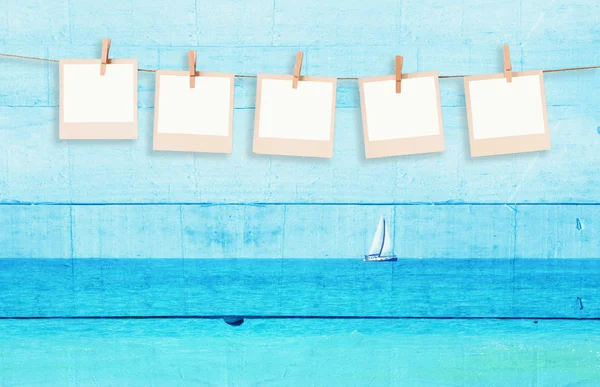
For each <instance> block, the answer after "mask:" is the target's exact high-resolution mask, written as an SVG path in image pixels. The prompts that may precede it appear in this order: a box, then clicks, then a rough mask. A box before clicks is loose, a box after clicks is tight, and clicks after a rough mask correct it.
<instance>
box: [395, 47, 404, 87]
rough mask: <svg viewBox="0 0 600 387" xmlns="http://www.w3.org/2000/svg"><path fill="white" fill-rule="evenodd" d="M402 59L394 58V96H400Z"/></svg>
mask: <svg viewBox="0 0 600 387" xmlns="http://www.w3.org/2000/svg"><path fill="white" fill-rule="evenodd" d="M403 62H404V59H403V58H402V57H401V56H400V55H397V56H396V94H400V92H401V90H402V63H403Z"/></svg>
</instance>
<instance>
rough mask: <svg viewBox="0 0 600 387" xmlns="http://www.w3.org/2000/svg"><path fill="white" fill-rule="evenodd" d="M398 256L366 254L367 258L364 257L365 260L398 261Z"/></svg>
mask: <svg viewBox="0 0 600 387" xmlns="http://www.w3.org/2000/svg"><path fill="white" fill-rule="evenodd" d="M397 260H398V257H396V256H393V255H391V256H378V257H377V256H372V255H365V258H364V259H363V261H365V262H394V261H397Z"/></svg>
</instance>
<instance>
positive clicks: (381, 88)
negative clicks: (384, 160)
mask: <svg viewBox="0 0 600 387" xmlns="http://www.w3.org/2000/svg"><path fill="white" fill-rule="evenodd" d="M358 83H359V87H360V102H361V112H362V122H363V135H364V141H365V155H366V157H367V158H377V157H389V156H403V155H411V154H419V153H432V152H443V151H444V150H445V148H446V147H445V143H444V125H443V121H442V107H441V103H440V84H439V78H438V73H437V71H432V72H421V73H412V74H402V90H401V92H400V93H396V87H395V85H396V77H395V76H394V75H390V76H383V77H370V78H360V79H359V80H358Z"/></svg>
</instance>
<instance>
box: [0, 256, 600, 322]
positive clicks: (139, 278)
mask: <svg viewBox="0 0 600 387" xmlns="http://www.w3.org/2000/svg"><path fill="white" fill-rule="evenodd" d="M598 263H599V261H598V260H597V259H549V260H544V259H423V260H415V259H401V260H399V261H397V262H385V263H371V262H363V261H362V259H360V258H352V259H277V260H275V259H69V260H64V259H48V260H44V259H2V260H0V268H1V269H2V270H1V271H0V280H1V281H0V290H1V291H0V317H39V316H45V317H53V316H54V317H57V316H67V317H68V316H82V317H85V316H87V317H94V316H116V317H118V316H141V317H143V316H222V315H242V316H296V317H302V316H309V317H311V316H312V317H318V316H353V317H357V316H358V317H360V316H371V317H377V316H379V317H386V316H389V317H431V318H451V317H464V318H480V317H486V318H488V317H490V318H491V317H493V318H577V319H581V318H600V309H599V308H598V304H599V303H600V275H599V269H598V268H599V265H598Z"/></svg>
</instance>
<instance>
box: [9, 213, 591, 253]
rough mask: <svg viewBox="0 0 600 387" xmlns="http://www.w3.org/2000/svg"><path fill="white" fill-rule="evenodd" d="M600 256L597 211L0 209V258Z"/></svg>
mask: <svg viewBox="0 0 600 387" xmlns="http://www.w3.org/2000/svg"><path fill="white" fill-rule="evenodd" d="M380 215H384V216H386V218H387V219H388V221H389V222H390V224H392V225H393V233H392V238H393V240H394V242H395V253H396V254H397V255H398V256H399V257H400V258H598V257H600V242H599V241H600V225H599V222H600V206H598V205H523V204H520V205H487V204H482V205H312V204H310V205H303V204H280V205H274V204H267V205H247V204H243V205H196V204H183V205H180V204H173V205H3V206H0V227H1V228H2V232H1V233H0V246H1V248H0V258H357V259H358V258H360V257H362V255H363V254H364V253H366V251H368V248H369V246H370V243H371V238H372V237H373V233H374V229H375V227H376V225H377V221H378V219H379V216H380Z"/></svg>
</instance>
